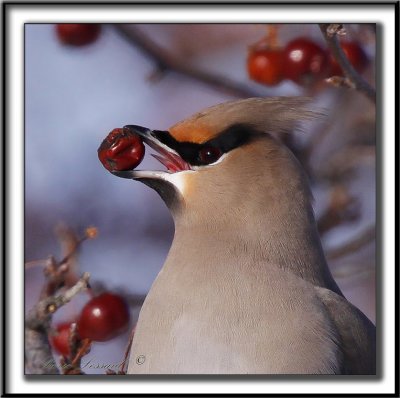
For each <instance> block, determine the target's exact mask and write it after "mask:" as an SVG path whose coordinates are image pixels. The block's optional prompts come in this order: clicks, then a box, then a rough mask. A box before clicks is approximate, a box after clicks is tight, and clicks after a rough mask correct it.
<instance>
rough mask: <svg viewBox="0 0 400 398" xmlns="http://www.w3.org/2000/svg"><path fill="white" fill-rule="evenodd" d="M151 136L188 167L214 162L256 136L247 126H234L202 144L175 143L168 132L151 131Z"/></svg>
mask: <svg viewBox="0 0 400 398" xmlns="http://www.w3.org/2000/svg"><path fill="white" fill-rule="evenodd" d="M152 134H153V135H154V137H155V138H157V139H158V140H159V141H160V142H162V143H163V144H165V145H167V146H168V147H169V148H171V149H173V150H175V151H176V152H177V153H178V154H179V155H180V156H181V157H182V159H183V160H185V161H186V162H188V163H189V164H190V165H192V166H204V165H207V164H211V163H214V162H216V161H217V160H218V159H219V158H220V157H221V156H222V155H223V154H224V153H227V152H229V151H231V150H232V149H234V148H237V147H239V146H241V145H243V144H245V143H247V142H249V141H250V140H251V138H252V137H253V136H255V135H256V131H255V130H254V129H253V128H251V127H250V126H248V125H244V124H235V125H233V126H230V127H228V128H227V129H226V130H225V131H223V132H222V133H221V134H219V135H218V136H217V137H215V138H213V139H211V140H209V141H207V142H204V143H203V144H194V143H192V142H186V141H184V142H180V141H177V140H176V139H175V138H174V137H172V135H171V134H170V133H169V132H168V131H160V130H153V132H152Z"/></svg>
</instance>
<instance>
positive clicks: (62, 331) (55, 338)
mask: <svg viewBox="0 0 400 398" xmlns="http://www.w3.org/2000/svg"><path fill="white" fill-rule="evenodd" d="M71 324H72V323H71V322H64V323H60V324H59V325H57V326H56V330H55V333H54V334H52V333H51V334H49V341H50V345H51V346H52V348H53V349H54V350H55V351H56V352H58V353H59V354H61V355H63V356H64V357H69V354H70V350H69V335H70V330H71Z"/></svg>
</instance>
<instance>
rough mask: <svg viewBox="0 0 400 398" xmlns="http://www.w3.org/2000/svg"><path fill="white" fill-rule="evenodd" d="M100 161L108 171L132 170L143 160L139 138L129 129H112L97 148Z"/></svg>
mask: <svg viewBox="0 0 400 398" xmlns="http://www.w3.org/2000/svg"><path fill="white" fill-rule="evenodd" d="M97 153H98V156H99V159H100V162H101V163H102V164H103V166H104V167H105V168H106V169H107V170H108V171H122V170H132V169H134V168H135V167H137V166H139V164H140V162H141V161H142V160H143V157H144V153H145V148H144V145H143V142H142V140H141V138H140V137H139V136H138V135H137V134H135V133H133V132H132V131H131V130H129V129H123V128H122V129H121V128H118V129H114V130H113V131H111V133H110V134H108V136H107V137H106V139H105V140H104V141H103V142H102V143H101V145H100V148H99V149H98V150H97Z"/></svg>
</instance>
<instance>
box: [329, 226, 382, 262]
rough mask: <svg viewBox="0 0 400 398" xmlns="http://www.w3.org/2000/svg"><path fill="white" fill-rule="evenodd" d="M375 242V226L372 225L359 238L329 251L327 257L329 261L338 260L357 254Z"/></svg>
mask: <svg viewBox="0 0 400 398" xmlns="http://www.w3.org/2000/svg"><path fill="white" fill-rule="evenodd" d="M374 240H375V225H372V226H370V227H368V228H366V229H365V230H364V231H362V232H361V233H360V234H359V235H358V236H356V237H355V238H354V239H352V240H351V241H349V242H346V243H345V244H343V245H342V246H339V247H337V248H335V249H331V250H328V251H327V254H326V257H327V259H328V260H336V259H337V258H340V257H344V256H347V255H349V254H352V253H355V252H356V251H357V250H360V249H361V248H362V247H364V246H366V245H367V244H369V243H371V242H373V241H374Z"/></svg>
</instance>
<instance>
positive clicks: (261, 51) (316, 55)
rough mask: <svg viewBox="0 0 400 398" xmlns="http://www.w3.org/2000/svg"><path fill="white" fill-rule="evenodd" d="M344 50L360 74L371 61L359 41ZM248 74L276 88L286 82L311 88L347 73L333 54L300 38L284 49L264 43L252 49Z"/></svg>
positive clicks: (348, 43)
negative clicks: (313, 85)
mask: <svg viewBox="0 0 400 398" xmlns="http://www.w3.org/2000/svg"><path fill="white" fill-rule="evenodd" d="M340 45H341V47H342V49H343V51H344V53H345V55H346V56H347V58H348V59H349V61H350V63H351V64H352V65H353V67H354V68H355V69H356V70H357V71H358V72H360V73H361V72H363V71H364V69H365V67H366V66H367V65H368V57H367V55H366V54H365V52H364V50H363V49H362V48H361V46H360V45H359V44H358V43H357V42H355V41H342V42H341V44H340ZM247 70H248V73H249V76H250V78H251V79H252V80H255V81H256V82H259V83H262V84H265V85H268V86H274V85H277V84H279V83H281V82H282V81H283V80H285V79H289V80H292V81H294V82H295V83H297V84H299V85H302V86H306V87H309V86H311V85H312V84H314V83H315V82H317V81H319V80H321V79H323V78H326V77H328V76H333V75H339V76H343V71H342V69H341V68H340V66H339V65H338V63H337V61H336V60H335V59H334V57H333V56H332V55H331V54H330V52H329V51H327V50H326V49H324V48H322V47H321V46H319V45H318V44H317V43H315V42H314V41H313V40H310V39H308V38H305V37H300V38H297V39H294V40H292V41H290V42H289V43H288V44H287V45H286V46H285V47H284V48H280V47H276V46H269V45H265V43H263V42H260V43H259V44H256V45H254V46H253V47H251V48H250V51H249V55H248V58H247Z"/></svg>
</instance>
